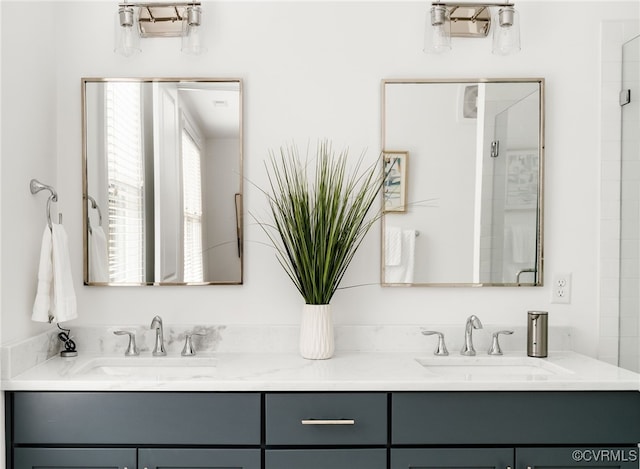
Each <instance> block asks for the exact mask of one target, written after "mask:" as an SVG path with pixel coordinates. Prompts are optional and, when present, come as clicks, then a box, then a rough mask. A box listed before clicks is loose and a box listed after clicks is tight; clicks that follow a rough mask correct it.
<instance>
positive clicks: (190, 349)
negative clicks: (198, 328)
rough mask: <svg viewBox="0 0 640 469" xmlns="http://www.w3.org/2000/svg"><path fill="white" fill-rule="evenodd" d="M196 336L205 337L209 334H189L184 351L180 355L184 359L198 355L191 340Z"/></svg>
mask: <svg viewBox="0 0 640 469" xmlns="http://www.w3.org/2000/svg"><path fill="white" fill-rule="evenodd" d="M194 335H199V336H202V337H204V336H206V335H207V334H205V333H204V332H192V333H191V334H187V335H186V336H185V338H184V348H183V349H182V353H181V354H180V355H182V356H183V357H192V356H193V355H195V354H196V349H195V347H194V346H193V341H192V340H191V337H193V336H194Z"/></svg>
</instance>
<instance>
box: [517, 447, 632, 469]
mask: <svg viewBox="0 0 640 469" xmlns="http://www.w3.org/2000/svg"><path fill="white" fill-rule="evenodd" d="M638 461H639V458H638V447H626V448H624V447H601V448H580V447H575V446H572V447H566V448H518V449H517V450H516V469H557V468H575V469H582V468H584V469H596V468H597V469H638Z"/></svg>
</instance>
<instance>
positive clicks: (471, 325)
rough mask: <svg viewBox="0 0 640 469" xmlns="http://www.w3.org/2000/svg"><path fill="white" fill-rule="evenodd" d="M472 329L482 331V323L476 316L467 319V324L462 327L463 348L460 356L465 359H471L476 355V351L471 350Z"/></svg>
mask: <svg viewBox="0 0 640 469" xmlns="http://www.w3.org/2000/svg"><path fill="white" fill-rule="evenodd" d="M474 329H482V323H481V322H480V318H478V316H476V315H475V314H472V315H471V316H469V317H468V318H467V323H466V324H465V326H464V346H463V347H462V350H461V351H460V354H461V355H464V356H466V357H473V356H474V355H475V354H476V350H475V349H474V348H473V337H472V334H473V330H474Z"/></svg>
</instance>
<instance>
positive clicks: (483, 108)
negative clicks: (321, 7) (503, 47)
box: [381, 79, 544, 286]
mask: <svg viewBox="0 0 640 469" xmlns="http://www.w3.org/2000/svg"><path fill="white" fill-rule="evenodd" d="M543 84H544V81H543V80H542V79H523V80H521V79H516V80H385V81H384V82H383V85H382V86H383V148H384V152H385V154H386V155H397V154H405V155H407V156H406V159H407V161H409V164H407V165H406V166H407V168H406V175H405V176H404V177H403V178H400V179H402V180H399V181H394V183H395V184H396V186H397V185H398V184H399V185H401V186H402V187H403V191H405V193H406V200H407V201H406V204H405V206H404V207H403V208H404V209H403V210H402V211H385V214H384V216H383V236H382V239H383V241H382V253H383V255H382V260H381V272H382V283H383V284H384V285H393V286H395V285H432V286H465V285H469V286H481V285H494V286H498V285H500V286H502V285H508V286H516V285H536V286H537V285H542V260H543V259H542V213H543V212H542V176H543V172H542V168H543V151H544V144H543V142H544V133H543V122H544V114H543V92H544V89H543ZM387 157H388V156H387ZM396 179H398V178H397V177H396ZM385 187H386V186H385ZM385 200H386V199H385Z"/></svg>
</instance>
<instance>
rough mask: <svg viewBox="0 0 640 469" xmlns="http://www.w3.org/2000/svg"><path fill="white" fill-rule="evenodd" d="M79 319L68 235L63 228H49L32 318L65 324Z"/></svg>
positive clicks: (40, 266) (46, 229) (44, 239)
mask: <svg viewBox="0 0 640 469" xmlns="http://www.w3.org/2000/svg"><path fill="white" fill-rule="evenodd" d="M77 317H78V312H77V305H76V294H75V290H74V289H73V279H72V277H71V263H70V261H69V246H68V242H67V233H66V232H65V231H64V228H63V227H62V225H56V224H54V225H52V228H51V229H49V227H46V228H45V229H44V234H43V235H42V247H41V251H40V265H39V268H38V288H37V291H36V299H35V301H34V303H33V312H32V315H31V319H32V320H34V321H38V322H49V323H50V322H53V321H56V322H64V321H69V320H71V319H75V318H77Z"/></svg>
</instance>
